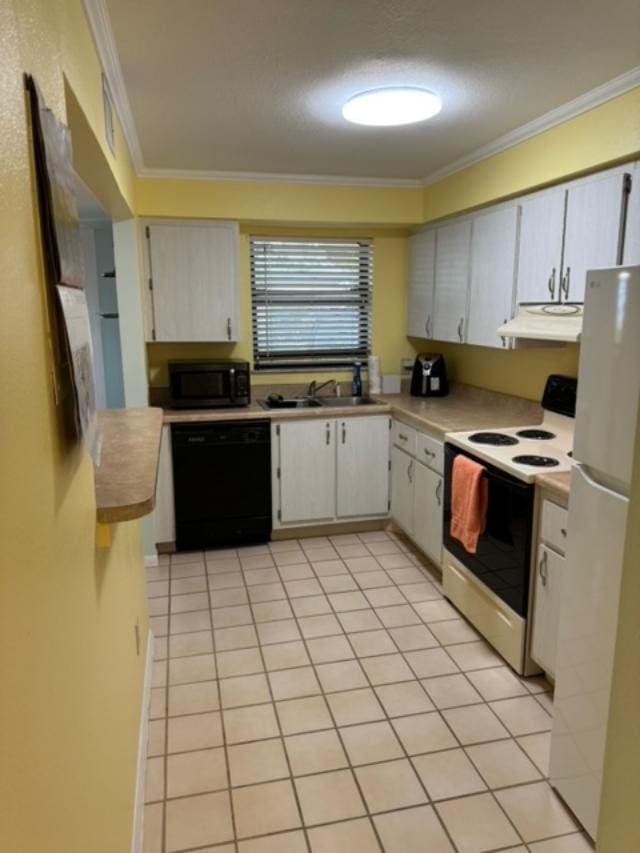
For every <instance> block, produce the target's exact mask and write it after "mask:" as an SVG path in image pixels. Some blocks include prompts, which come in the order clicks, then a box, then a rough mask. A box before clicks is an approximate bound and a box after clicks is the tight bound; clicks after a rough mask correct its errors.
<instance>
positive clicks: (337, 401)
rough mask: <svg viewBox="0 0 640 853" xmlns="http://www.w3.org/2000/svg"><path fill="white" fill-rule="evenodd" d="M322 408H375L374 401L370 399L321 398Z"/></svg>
mask: <svg viewBox="0 0 640 853" xmlns="http://www.w3.org/2000/svg"><path fill="white" fill-rule="evenodd" d="M320 399H321V400H322V405H323V406H330V407H334V406H335V407H336V408H338V409H341V408H348V407H351V406H375V404H376V402H377V401H376V400H372V399H371V397H321V398H320Z"/></svg>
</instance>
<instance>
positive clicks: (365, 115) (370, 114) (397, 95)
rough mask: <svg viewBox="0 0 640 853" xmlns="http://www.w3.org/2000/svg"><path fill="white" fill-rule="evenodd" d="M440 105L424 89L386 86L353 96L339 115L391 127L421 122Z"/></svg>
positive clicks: (374, 124) (378, 125) (362, 122)
mask: <svg viewBox="0 0 640 853" xmlns="http://www.w3.org/2000/svg"><path fill="white" fill-rule="evenodd" d="M441 108H442V101H441V100H440V98H439V97H438V96H437V95H436V94H434V93H433V92H430V91H429V90H428V89H419V88H417V87H415V86H388V87H386V88H384V89H371V90H369V91H368V92H361V93H360V94H359V95H354V96H353V98H350V99H349V100H348V101H347V103H346V104H345V105H344V106H343V108H342V115H343V116H344V118H346V120H347V121H351V122H353V123H354V124H368V125H372V126H374V127H393V126H394V125H400V124H415V123H416V122H419V121H425V119H428V118H431V116H434V115H436V113H439V112H440V110H441Z"/></svg>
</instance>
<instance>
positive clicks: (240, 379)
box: [169, 358, 251, 409]
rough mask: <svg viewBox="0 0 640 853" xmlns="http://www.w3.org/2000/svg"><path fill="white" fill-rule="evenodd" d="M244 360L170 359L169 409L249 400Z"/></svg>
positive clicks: (248, 379) (223, 405) (203, 406)
mask: <svg viewBox="0 0 640 853" xmlns="http://www.w3.org/2000/svg"><path fill="white" fill-rule="evenodd" d="M249 377H250V368H249V362H248V361H241V360H240V359H235V358H233V359H232V358H230V359H224V360H220V361H170V362H169V392H170V405H171V408H173V409H215V408H222V407H226V406H248V405H249V403H250V402H251V382H250V378H249Z"/></svg>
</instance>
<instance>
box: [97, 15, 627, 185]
mask: <svg viewBox="0 0 640 853" xmlns="http://www.w3.org/2000/svg"><path fill="white" fill-rule="evenodd" d="M107 7H108V10H109V13H110V17H111V24H112V27H113V32H114V36H115V41H116V45H117V48H118V51H119V55H120V62H121V65H122V70H123V75H124V80H125V84H126V88H127V92H128V95H129V100H130V103H131V108H132V112H133V117H134V120H135V125H136V129H137V133H138V137H139V140H140V145H141V149H142V154H143V159H144V165H145V167H147V168H152V169H180V170H185V169H196V170H216V171H251V172H278V173H296V174H316V175H347V176H371V177H378V178H420V177H423V176H424V175H427V174H429V173H430V172H432V171H434V170H436V169H439V168H441V167H443V166H445V165H446V164H448V163H450V162H451V161H452V160H454V159H456V158H458V157H461V156H463V155H465V154H466V153H468V152H470V151H473V150H474V149H476V148H478V147H480V146H482V145H484V144H486V143H488V142H491V141H492V140H494V139H496V138H497V137H498V136H501V135H502V134H504V133H506V132H508V131H509V130H512V129H513V128H516V127H518V126H520V125H522V124H524V123H526V122H528V121H530V120H531V119H534V118H537V117H538V116H540V115H542V114H543V113H545V112H547V111H549V110H551V109H553V108H554V107H557V106H560V105H561V104H564V103H566V102H567V101H570V100H571V99H573V98H575V97H577V96H578V95H581V94H583V93H584V92H587V91H589V90H590V89H593V88H595V87H596V86H598V85H600V84H602V83H605V82H607V81H609V80H611V79H612V78H613V77H616V76H617V75H619V74H621V73H623V72H625V71H627V70H629V69H630V68H632V67H633V66H636V65H639V64H640V47H639V45H640V6H639V4H638V0H609V1H608V2H606V0H313V2H312V0H182V2H180V0H107ZM403 83H406V84H412V85H418V86H425V87H427V88H430V89H433V90H434V91H436V92H437V93H438V94H439V95H441V97H442V99H443V102H444V106H443V109H442V112H441V113H440V114H439V115H438V116H436V117H435V118H433V119H431V120H430V121H428V122H426V123H423V124H418V125H413V126H410V127H404V128H364V127H358V126H355V125H349V124H347V123H346V122H345V121H344V120H343V119H342V116H341V114H340V109H341V106H342V103H343V102H344V101H345V100H346V99H347V98H348V97H350V96H351V95H352V94H354V93H356V92H358V91H361V90H362V89H365V88H370V87H375V86H385V85H396V84H403Z"/></svg>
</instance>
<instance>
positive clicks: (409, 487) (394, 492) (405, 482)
mask: <svg viewBox="0 0 640 853" xmlns="http://www.w3.org/2000/svg"><path fill="white" fill-rule="evenodd" d="M415 467H416V461H415V459H413V457H411V456H409V454H408V453H405V452H404V450H400V448H399V447H393V448H392V449H391V515H392V517H393V520H394V521H395V522H397V523H398V524H399V525H400V527H402V529H403V530H404V531H405V533H407V534H408V535H409V536H413V491H414V490H413V472H414V470H415Z"/></svg>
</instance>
